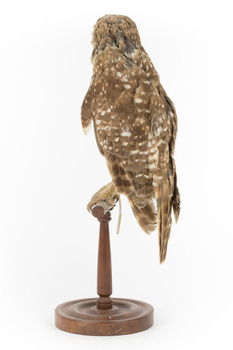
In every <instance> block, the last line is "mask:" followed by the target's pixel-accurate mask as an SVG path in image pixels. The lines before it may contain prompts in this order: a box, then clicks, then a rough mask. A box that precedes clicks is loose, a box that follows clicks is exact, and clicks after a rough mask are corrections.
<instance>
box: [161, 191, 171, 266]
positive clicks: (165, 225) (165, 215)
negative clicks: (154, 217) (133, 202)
mask: <svg viewBox="0 0 233 350" xmlns="http://www.w3.org/2000/svg"><path fill="white" fill-rule="evenodd" d="M171 208H172V198H170V197H168V198H162V199H161V198H160V199H159V200H158V231H159V257H160V263H161V264H162V263H163V262H164V260H165V259H166V255H167V244H168V240H169V236H170V231H171V222H172V220H171Z"/></svg>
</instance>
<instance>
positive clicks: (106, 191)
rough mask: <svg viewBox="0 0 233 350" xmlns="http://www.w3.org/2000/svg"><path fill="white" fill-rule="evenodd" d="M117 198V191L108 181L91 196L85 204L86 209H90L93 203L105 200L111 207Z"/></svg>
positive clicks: (118, 196)
mask: <svg viewBox="0 0 233 350" xmlns="http://www.w3.org/2000/svg"><path fill="white" fill-rule="evenodd" d="M119 198H120V195H119V194H118V193H117V191H116V188H115V186H114V184H113V183H112V182H110V183H109V184H107V185H105V186H103V187H102V188H101V189H100V190H99V191H97V192H96V193H95V194H94V195H93V196H92V198H91V200H90V202H89V203H88V204H87V210H88V211H91V210H92V208H93V207H94V205H95V204H96V203H98V202H101V201H105V202H107V203H108V204H109V205H111V206H112V208H113V207H114V206H115V204H116V202H117V201H118V200H119Z"/></svg>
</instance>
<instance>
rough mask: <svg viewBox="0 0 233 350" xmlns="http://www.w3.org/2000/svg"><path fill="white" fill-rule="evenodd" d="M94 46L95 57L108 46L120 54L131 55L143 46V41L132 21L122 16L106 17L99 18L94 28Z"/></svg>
mask: <svg viewBox="0 0 233 350" xmlns="http://www.w3.org/2000/svg"><path fill="white" fill-rule="evenodd" d="M92 45H93V53H92V56H94V55H95V54H96V53H97V52H99V51H100V50H104V49H105V48H106V46H107V45H111V46H112V47H114V48H115V49H117V50H119V51H120V52H126V53H130V52H132V51H133V50H135V49H136V48H139V47H140V46H141V41H140V37H139V33H138V29H137V26H136V24H135V23H134V21H132V19H130V18H129V17H127V16H121V15H105V16H103V17H101V18H99V19H98V21H97V23H96V24H95V26H94V30H93V36H92Z"/></svg>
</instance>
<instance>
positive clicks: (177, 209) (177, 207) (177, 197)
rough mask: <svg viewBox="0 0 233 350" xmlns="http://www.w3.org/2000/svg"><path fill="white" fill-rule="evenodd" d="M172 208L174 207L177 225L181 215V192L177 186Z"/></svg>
mask: <svg viewBox="0 0 233 350" xmlns="http://www.w3.org/2000/svg"><path fill="white" fill-rule="evenodd" d="M172 207H173V212H174V217H175V222H176V223H177V221H178V219H179V215H180V192H179V189H178V187H177V186H175V190H174V194H173V197H172Z"/></svg>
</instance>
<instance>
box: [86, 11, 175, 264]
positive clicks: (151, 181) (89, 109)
mask: <svg viewBox="0 0 233 350" xmlns="http://www.w3.org/2000/svg"><path fill="white" fill-rule="evenodd" d="M92 44H93V53H92V63H93V76H92V80H91V84H90V87H89V90H88V92H87V94H86V96H85V98H84V101H83V105H82V110H81V120H82V126H83V129H84V131H85V132H87V131H88V129H89V127H90V125H91V122H92V121H93V124H94V130H95V135H96V141H97V145H98V147H99V150H100V152H101V154H102V155H103V156H104V157H105V158H106V161H107V165H108V168H109V171H110V174H111V176H112V180H113V184H114V185H115V189H116V191H117V192H118V193H123V194H125V195H126V196H127V198H128V200H129V202H130V204H131V207H132V209H133V212H134V214H135V217H136V219H137V221H138V223H139V225H140V226H141V228H142V229H143V230H144V231H145V232H146V233H150V232H151V231H154V230H155V228H156V224H158V231H159V247H160V261H161V262H163V261H164V260H165V258H166V251H167V243H168V239H169V235H170V230H171V210H172V208H173V211H174V216H175V220H176V221H177V220H178V216H179V211H180V196H179V191H178V188H177V180H176V167H175V161H174V157H173V156H174V147H175V139H176V132H177V116H176V111H175V108H174V105H173V103H172V101H171V100H170V99H169V98H168V96H167V94H166V92H165V91H164V89H163V87H162V85H161V83H160V80H159V75H158V73H157V72H156V70H155V68H154V66H153V64H152V62H151V60H150V58H149V56H148V55H147V53H146V52H145V50H144V48H143V47H142V45H141V41H140V37H139V34H138V30H137V27H136V25H135V23H134V22H133V21H132V20H131V19H130V18H128V17H126V16H119V15H106V16H104V17H102V18H100V19H99V20H98V21H97V23H96V25H95V27H94V31H93V40H92ZM154 199H156V203H157V209H156V207H155V205H154V202H153V200H154Z"/></svg>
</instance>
